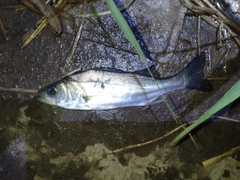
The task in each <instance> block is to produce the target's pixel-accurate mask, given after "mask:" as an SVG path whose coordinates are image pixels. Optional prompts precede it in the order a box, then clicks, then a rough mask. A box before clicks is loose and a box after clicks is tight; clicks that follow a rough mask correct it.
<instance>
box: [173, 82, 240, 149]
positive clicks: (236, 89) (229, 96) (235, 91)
mask: <svg viewBox="0 0 240 180" xmlns="http://www.w3.org/2000/svg"><path fill="white" fill-rule="evenodd" d="M238 97H240V80H238V81H237V82H236V84H234V85H233V86H232V88H231V89H230V90H228V92H227V93H226V94H225V95H224V96H223V97H222V98H221V99H220V100H219V101H218V102H217V103H215V104H214V105H213V106H212V107H211V108H210V109H209V110H207V111H206V112H205V113H204V114H203V115H202V116H201V117H200V118H199V119H198V120H197V121H196V122H195V123H193V124H192V125H191V126H189V127H187V128H186V129H185V130H184V131H182V132H181V133H180V134H179V135H178V136H177V137H175V139H174V140H173V141H172V142H171V145H172V146H175V145H176V144H177V143H178V142H179V141H180V140H181V139H182V138H183V137H185V136H186V135H187V134H188V133H189V132H190V131H191V130H193V129H194V128H196V127H197V126H198V125H200V124H201V123H203V122H204V121H206V120H207V119H208V118H209V117H211V116H212V115H213V114H215V113H216V112H218V111H219V110H221V109H222V108H223V107H225V106H226V105H228V104H230V103H231V102H233V101H234V100H235V99H237V98H238Z"/></svg>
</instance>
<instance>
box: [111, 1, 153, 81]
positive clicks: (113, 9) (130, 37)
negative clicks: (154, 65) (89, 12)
mask: <svg viewBox="0 0 240 180" xmlns="http://www.w3.org/2000/svg"><path fill="white" fill-rule="evenodd" d="M106 2H107V5H108V8H109V10H110V11H111V13H112V15H113V17H114V19H115V21H116V22H117V24H118V26H119V27H120V28H121V30H122V31H123V33H124V34H125V36H126V37H127V38H128V40H129V41H130V42H131V44H132V45H133V47H134V48H135V49H136V51H137V53H138V54H139V56H140V57H141V59H142V60H143V62H144V64H145V66H146V68H147V69H148V71H149V73H150V74H151V76H152V77H153V75H152V73H151V71H150V69H149V68H148V66H147V62H146V58H145V56H144V53H143V51H142V49H141V47H140V46H139V44H138V42H137V40H136V38H135V36H134V34H133V32H132V30H131V29H130V27H129V25H128V23H127V22H126V20H125V19H124V17H123V16H122V13H121V12H120V11H119V9H118V7H117V6H116V4H115V3H114V2H113V0H106Z"/></svg>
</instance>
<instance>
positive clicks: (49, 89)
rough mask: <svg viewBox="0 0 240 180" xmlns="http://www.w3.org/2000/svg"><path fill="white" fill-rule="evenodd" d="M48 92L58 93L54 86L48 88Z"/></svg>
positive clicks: (51, 93)
mask: <svg viewBox="0 0 240 180" xmlns="http://www.w3.org/2000/svg"><path fill="white" fill-rule="evenodd" d="M48 94H50V95H54V94H56V89H55V88H54V87H50V88H48Z"/></svg>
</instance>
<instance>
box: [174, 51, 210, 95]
mask: <svg viewBox="0 0 240 180" xmlns="http://www.w3.org/2000/svg"><path fill="white" fill-rule="evenodd" d="M205 61H206V56H205V53H204V52H201V54H200V56H197V57H195V58H193V60H192V61H191V62H190V63H189V64H188V65H187V66H186V67H185V68H183V69H182V70H181V71H180V72H179V75H180V74H181V75H183V76H185V77H186V88H188V89H196V90H200V91H211V90H212V89H213V88H212V85H211V83H210V82H209V81H208V80H206V78H205V76H204V73H203V68H204V65H205Z"/></svg>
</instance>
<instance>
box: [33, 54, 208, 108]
mask: <svg viewBox="0 0 240 180" xmlns="http://www.w3.org/2000/svg"><path fill="white" fill-rule="evenodd" d="M205 61H206V57H205V53H204V52H202V53H201V54H200V55H199V56H196V57H195V58H193V60H192V61H191V62H190V63H188V64H187V65H186V67H184V68H183V69H182V70H181V71H180V72H179V73H177V74H176V75H173V76H171V77H166V78H160V77H159V75H158V74H157V73H156V71H154V68H153V67H150V68H149V69H151V72H152V75H153V76H154V78H153V77H152V75H151V74H150V73H149V72H148V70H147V69H144V70H140V71H134V72H125V71H122V70H119V69H115V68H107V67H101V68H94V69H89V70H86V71H75V72H73V73H70V74H69V75H66V76H65V77H63V78H62V79H60V80H59V81H57V82H55V83H53V84H50V85H48V86H46V87H44V88H42V89H40V90H39V91H38V97H37V100H38V101H40V102H43V103H47V104H50V105H56V106H60V107H62V108H65V109H73V110H108V109H115V108H122V107H133V106H147V105H153V104H157V103H160V102H161V101H163V96H162V95H164V94H166V93H169V92H171V91H174V90H179V89H195V90H201V91H211V90H212V85H211V83H210V82H209V81H208V80H207V79H206V78H205V76H204V72H203V69H204V66H205Z"/></svg>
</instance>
